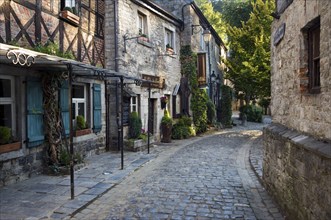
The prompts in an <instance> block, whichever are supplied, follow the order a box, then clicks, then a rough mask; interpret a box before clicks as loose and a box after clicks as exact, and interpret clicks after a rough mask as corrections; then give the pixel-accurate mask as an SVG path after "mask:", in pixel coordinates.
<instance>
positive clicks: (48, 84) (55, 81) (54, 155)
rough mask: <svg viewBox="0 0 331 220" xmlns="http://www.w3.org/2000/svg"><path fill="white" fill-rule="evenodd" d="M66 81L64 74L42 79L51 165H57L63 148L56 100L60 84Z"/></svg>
mask: <svg viewBox="0 0 331 220" xmlns="http://www.w3.org/2000/svg"><path fill="white" fill-rule="evenodd" d="M66 79H67V74H66V73H52V74H45V75H43V77H42V85H43V93H44V103H43V108H44V120H45V123H44V124H45V133H46V138H47V141H48V144H49V145H48V158H49V161H48V162H49V163H51V164H59V157H60V155H59V154H60V151H61V149H62V147H63V142H62V123H61V117H60V116H61V115H60V114H61V112H60V109H59V104H58V101H57V100H58V91H59V89H60V83H61V82H63V81H64V80H66Z"/></svg>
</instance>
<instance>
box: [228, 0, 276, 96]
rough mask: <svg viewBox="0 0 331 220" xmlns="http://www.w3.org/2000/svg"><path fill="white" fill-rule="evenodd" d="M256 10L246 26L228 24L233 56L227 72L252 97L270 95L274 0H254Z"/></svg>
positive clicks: (236, 86)
mask: <svg viewBox="0 0 331 220" xmlns="http://www.w3.org/2000/svg"><path fill="white" fill-rule="evenodd" d="M251 4H252V9H253V10H252V12H251V13H250V16H249V20H248V21H247V22H246V23H242V27H231V26H228V35H229V39H230V42H229V43H230V48H231V56H230V57H229V58H228V59H227V60H224V62H225V63H226V65H227V66H228V67H229V69H230V70H229V71H228V72H227V74H226V76H225V77H226V78H228V79H229V80H230V81H231V82H233V84H234V86H235V89H236V91H242V92H244V93H245V97H246V101H249V100H250V98H256V97H267V96H270V35H271V22H272V17H271V16H270V14H271V12H272V11H273V10H274V1H272V0H252V2H251Z"/></svg>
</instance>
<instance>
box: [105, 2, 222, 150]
mask: <svg viewBox="0 0 331 220" xmlns="http://www.w3.org/2000/svg"><path fill="white" fill-rule="evenodd" d="M108 3H109V4H106V11H107V12H109V13H107V14H106V23H105V25H106V27H105V31H106V34H105V36H106V38H105V41H106V44H105V45H106V49H105V53H106V57H107V63H106V66H107V68H110V69H114V70H116V71H119V72H123V73H126V74H128V75H129V76H134V77H137V78H142V79H147V80H151V81H153V84H152V88H151V97H150V99H149V97H148V93H147V92H146V91H147V86H148V85H147V84H145V85H144V84H143V85H134V84H132V83H131V84H126V83H125V82H124V84H126V88H125V91H124V94H123V95H124V96H125V98H124V100H123V101H124V102H125V105H126V106H127V107H125V108H124V111H125V112H124V113H123V114H124V116H125V117H124V122H123V123H124V125H125V128H124V129H125V131H124V137H127V133H128V132H127V128H128V127H127V125H128V116H129V114H130V112H132V111H137V112H138V113H139V115H140V117H141V119H142V123H143V129H144V130H145V131H147V130H149V132H150V133H152V134H153V137H154V139H155V140H160V122H161V118H162V117H163V115H164V113H163V112H164V110H163V109H162V106H161V101H160V100H161V97H166V98H167V99H168V100H169V101H168V104H167V109H168V110H169V112H170V114H171V116H172V117H173V118H176V117H178V116H180V115H182V114H190V107H189V94H185V93H189V92H188V91H185V87H187V86H185V79H183V78H182V76H181V74H180V72H181V70H180V48H181V46H184V45H190V46H191V48H192V50H193V51H194V52H196V53H198V57H199V58H198V67H199V68H198V69H199V71H198V74H199V80H200V83H201V86H209V88H211V89H209V94H210V97H211V98H212V100H214V102H215V104H218V99H219V88H220V85H221V82H222V80H223V74H222V66H221V64H220V63H221V62H220V56H225V54H226V48H225V46H224V44H223V42H222V40H221V38H220V37H219V36H218V35H217V33H216V31H215V30H214V29H213V27H212V26H211V25H210V23H209V22H208V20H207V19H206V18H205V16H204V15H203V13H202V12H201V10H200V9H199V8H198V7H197V5H196V4H195V3H194V2H193V1H183V0H181V1H178V0H173V1H149V0H131V1H116V0H113V1H108ZM205 29H208V30H210V32H211V39H210V42H209V44H208V45H206V43H205V42H204V39H203V33H204V30H205ZM207 46H208V47H207ZM168 47H171V52H169V51H168ZM212 75H213V76H214V81H211V80H210V79H211V76H212ZM216 79H218V83H216ZM112 85H113V90H112V91H114V89H115V90H116V85H118V82H112ZM187 88H188V87H187ZM212 91H213V92H212ZM148 100H149V101H148ZM117 101H118V100H117ZM112 103H116V100H115V97H114V99H113V100H112ZM148 106H150V107H149V108H148ZM111 111H112V114H111V115H112V118H111V121H112V122H113V124H114V125H115V124H116V118H119V116H118V115H119V114H121V112H120V111H119V110H116V109H115V108H114V109H112V110H111ZM148 112H150V113H151V116H150V118H149V119H148ZM148 121H149V123H150V126H149V129H148ZM111 133H112V140H113V143H114V144H113V147H115V148H116V146H117V144H116V140H117V139H118V135H117V130H116V126H113V127H112V132H111Z"/></svg>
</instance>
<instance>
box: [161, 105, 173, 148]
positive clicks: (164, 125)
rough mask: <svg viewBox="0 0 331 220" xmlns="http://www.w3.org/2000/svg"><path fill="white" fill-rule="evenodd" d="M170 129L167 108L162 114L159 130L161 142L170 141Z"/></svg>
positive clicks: (170, 124) (170, 123)
mask: <svg viewBox="0 0 331 220" xmlns="http://www.w3.org/2000/svg"><path fill="white" fill-rule="evenodd" d="M171 131H172V118H171V117H170V114H169V112H168V110H164V116H163V117H162V120H161V132H162V139H161V142H164V143H170V142H171Z"/></svg>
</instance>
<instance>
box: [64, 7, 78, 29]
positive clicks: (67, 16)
mask: <svg viewBox="0 0 331 220" xmlns="http://www.w3.org/2000/svg"><path fill="white" fill-rule="evenodd" d="M60 17H62V18H63V19H65V20H67V21H69V22H70V23H71V24H73V25H76V26H78V25H79V17H78V16H77V15H75V14H74V13H72V12H70V11H67V10H64V11H61V13H60Z"/></svg>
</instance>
